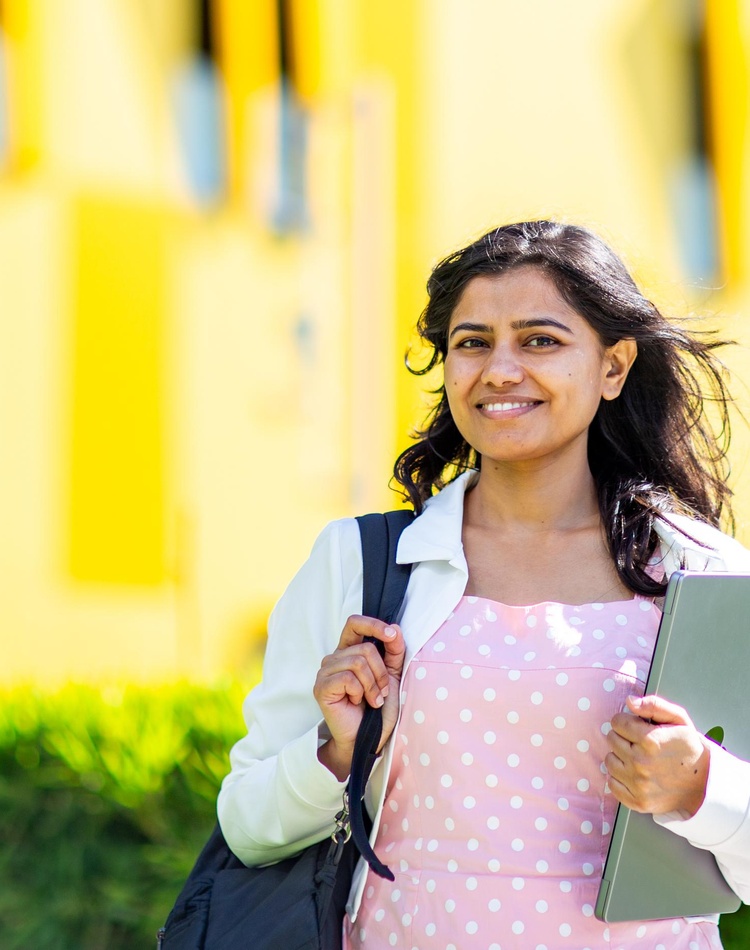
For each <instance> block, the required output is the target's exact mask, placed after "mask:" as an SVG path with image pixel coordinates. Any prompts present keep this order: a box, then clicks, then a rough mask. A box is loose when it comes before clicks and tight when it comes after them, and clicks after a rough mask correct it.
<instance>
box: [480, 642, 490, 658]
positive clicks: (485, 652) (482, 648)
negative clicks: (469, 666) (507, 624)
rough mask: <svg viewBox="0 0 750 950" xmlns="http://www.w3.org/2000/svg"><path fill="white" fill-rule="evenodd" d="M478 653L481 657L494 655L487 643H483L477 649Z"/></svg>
mask: <svg viewBox="0 0 750 950" xmlns="http://www.w3.org/2000/svg"><path fill="white" fill-rule="evenodd" d="M477 653H478V654H479V655H480V656H489V655H490V653H492V650H491V649H490V648H489V647H488V646H487V644H486V643H482V644H480V645H479V646H478V647H477Z"/></svg>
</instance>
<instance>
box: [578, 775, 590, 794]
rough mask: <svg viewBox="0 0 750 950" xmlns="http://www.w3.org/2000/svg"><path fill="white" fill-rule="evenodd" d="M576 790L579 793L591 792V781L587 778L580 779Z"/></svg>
mask: <svg viewBox="0 0 750 950" xmlns="http://www.w3.org/2000/svg"><path fill="white" fill-rule="evenodd" d="M576 788H577V789H578V791H579V792H587V791H588V790H589V780H588V779H586V778H579V779H578V781H577V782H576Z"/></svg>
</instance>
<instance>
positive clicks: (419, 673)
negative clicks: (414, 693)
mask: <svg viewBox="0 0 750 950" xmlns="http://www.w3.org/2000/svg"><path fill="white" fill-rule="evenodd" d="M425 676H427V668H426V667H424V666H418V667H417V668H416V670H414V678H415V679H418V680H423V679H424V678H425Z"/></svg>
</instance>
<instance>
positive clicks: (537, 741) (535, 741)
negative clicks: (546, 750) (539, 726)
mask: <svg viewBox="0 0 750 950" xmlns="http://www.w3.org/2000/svg"><path fill="white" fill-rule="evenodd" d="M529 742H531V744H532V745H533V746H536V747H537V748H538V747H539V746H540V745H541V744H542V743H543V742H544V739H543V738H542V737H541V736H540V735H539V733H538V732H535V733H534V735H533V736H532V737H531V739H530V740H529Z"/></svg>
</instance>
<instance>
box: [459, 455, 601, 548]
mask: <svg viewBox="0 0 750 950" xmlns="http://www.w3.org/2000/svg"><path fill="white" fill-rule="evenodd" d="M466 519H467V522H468V523H469V524H476V525H481V526H484V527H489V528H500V527H502V528H506V529H508V528H513V527H515V528H518V529H520V530H526V531H565V530H574V529H578V528H583V527H591V526H594V525H596V524H598V522H599V505H598V500H597V495H596V486H595V484H594V478H593V476H592V474H591V471H590V469H589V467H588V462H586V461H585V460H584V461H583V462H582V463H580V462H579V463H578V464H575V465H569V466H564V467H561V466H560V465H555V464H550V463H549V462H542V463H539V464H537V465H535V464H532V463H529V464H527V465H524V466H517V465H507V464H505V463H502V462H492V461H489V460H488V461H485V460H482V470H481V473H480V475H479V479H478V481H477V483H476V485H475V486H474V488H473V489H472V490H471V492H470V493H469V495H468V496H467V501H466Z"/></svg>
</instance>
